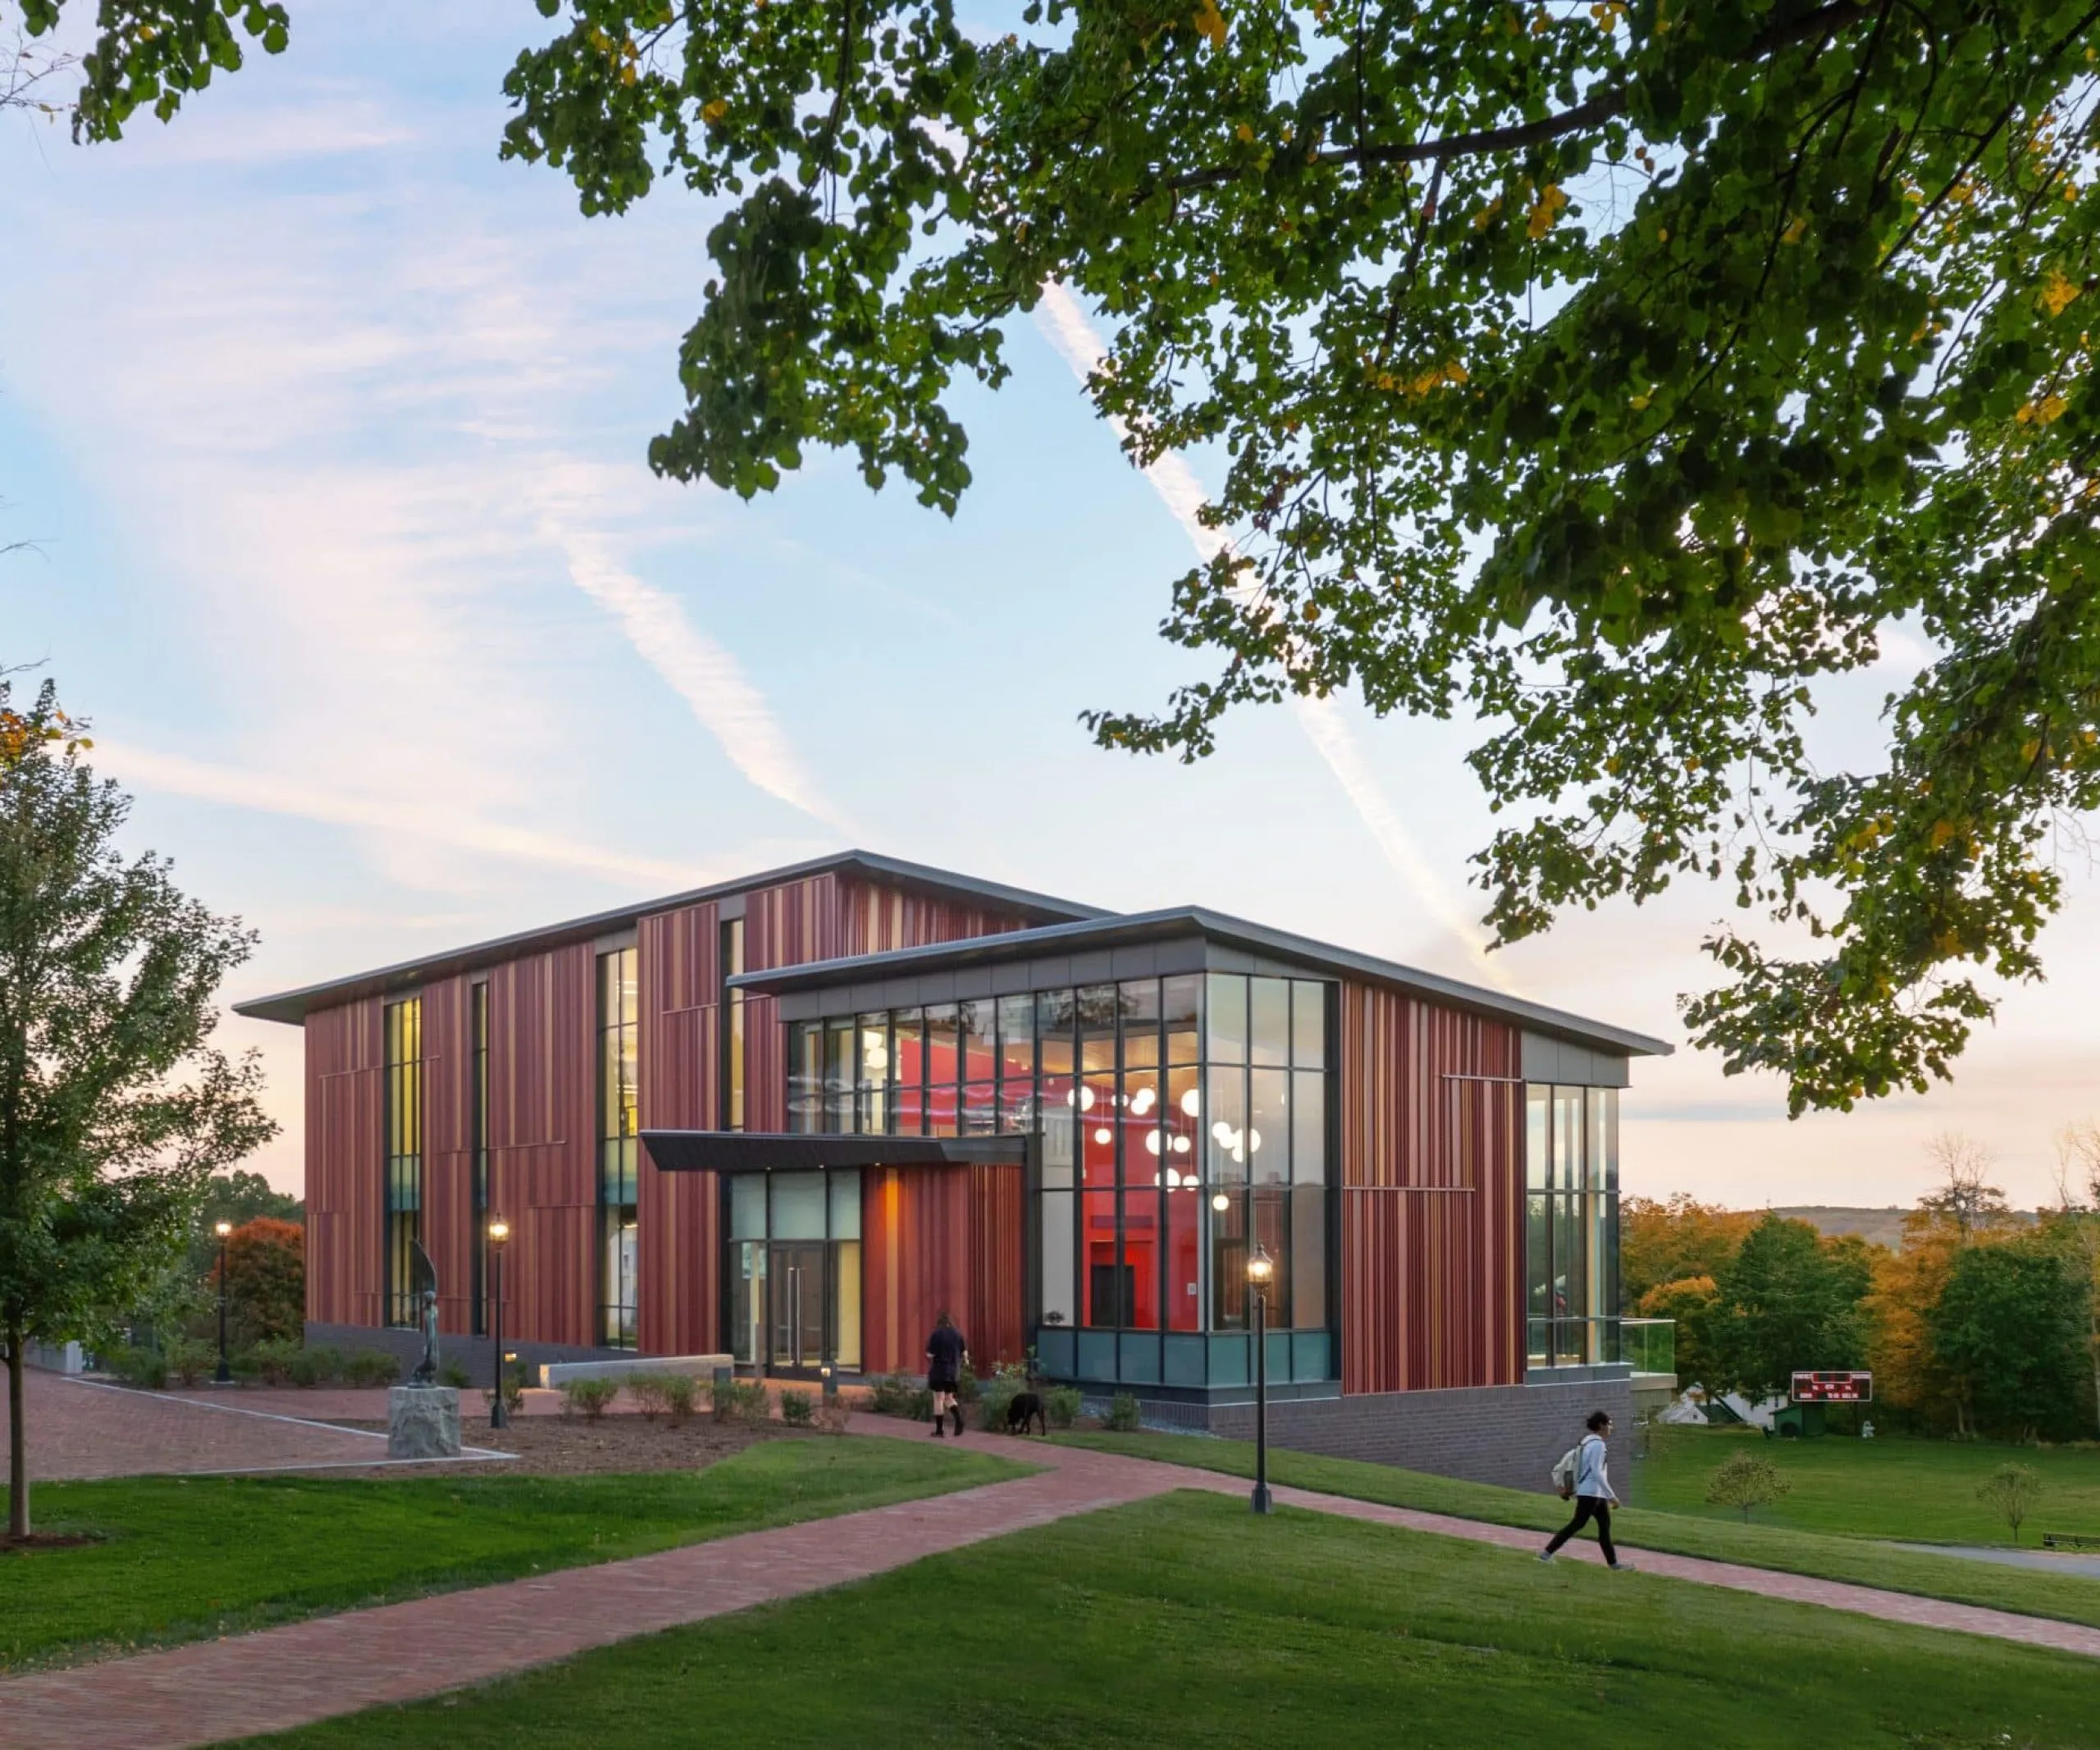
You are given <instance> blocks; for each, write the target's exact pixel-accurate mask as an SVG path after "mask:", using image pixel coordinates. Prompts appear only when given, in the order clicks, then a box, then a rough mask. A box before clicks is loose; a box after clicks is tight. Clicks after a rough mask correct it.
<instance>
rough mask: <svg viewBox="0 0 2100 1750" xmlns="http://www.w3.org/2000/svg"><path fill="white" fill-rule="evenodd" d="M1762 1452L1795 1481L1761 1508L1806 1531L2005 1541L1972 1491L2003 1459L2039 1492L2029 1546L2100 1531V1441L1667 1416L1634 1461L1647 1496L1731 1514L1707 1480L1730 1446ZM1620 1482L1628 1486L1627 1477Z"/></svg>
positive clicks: (1652, 1501)
mask: <svg viewBox="0 0 2100 1750" xmlns="http://www.w3.org/2000/svg"><path fill="white" fill-rule="evenodd" d="M1745 1448H1747V1449H1749V1450H1751V1451H1756V1452H1759V1453H1761V1454H1762V1455H1764V1457H1766V1458H1769V1459H1770V1460H1772V1462H1773V1463H1774V1464H1775V1465H1777V1466H1778V1469H1780V1470H1781V1471H1782V1472H1783V1473H1784V1474H1785V1476H1786V1478H1787V1481H1788V1482H1789V1483H1792V1485H1793V1489H1792V1493H1790V1494H1788V1495H1787V1496H1786V1497H1785V1499H1783V1501H1780V1502H1778V1505H1777V1506H1771V1507H1762V1508H1760V1509H1759V1510H1758V1514H1757V1517H1758V1518H1759V1519H1760V1520H1763V1521H1764V1522H1766V1523H1768V1524H1774V1525H1790V1526H1792V1527H1794V1528H1796V1529H1797V1530H1801V1531H1827V1532H1840V1533H1847V1534H1849V1535H1851V1536H1854V1537H1865V1538H1902V1539H1905V1540H1906V1541H1908V1542H1917V1543H2005V1542H2010V1541H2011V1533H2009V1532H2008V1531H2007V1530H2006V1523H2005V1521H2004V1520H2003V1519H2000V1518H1999V1517H1998V1516H1997V1514H1996V1512H1995V1511H1994V1510H1993V1509H1992V1508H1990V1507H1989V1506H1987V1505H1985V1504H1984V1502H1982V1501H1979V1500H1977V1498H1976V1485H1977V1484H1978V1483H1981V1482H1982V1481H1983V1480H1984V1478H1985V1477H1987V1476H1988V1475H1989V1474H1991V1473H1992V1472H1993V1471H1994V1470H1996V1469H1997V1468H1998V1466H1999V1465H2001V1464H2008V1463H2011V1464H2026V1465H2030V1466H2032V1467H2033V1468H2034V1469H2035V1470H2036V1471H2038V1473H2039V1474H2040V1475H2041V1478H2042V1498H2041V1500H2040V1501H2038V1503H2037V1504H2036V1506H2035V1507H2034V1513H2033V1515H2032V1516H2031V1517H2030V1518H2029V1519H2028V1521H2027V1524H2025V1527H2023V1528H2022V1529H2021V1532H2020V1541H2021V1542H2023V1543H2025V1545H2026V1546H2027V1547H2029V1549H2032V1548H2034V1547H2035V1546H2036V1545H2037V1544H2038V1542H2040V1541H2041V1539H2040V1533H2043V1532H2044V1531H2068V1532H2075V1533H2078V1534H2079V1535H2080V1536H2082V1537H2089V1538H2100V1450H2095V1449H2093V1448H2086V1449H2084V1450H2079V1449H2077V1448H2073V1447H2064V1446H2056V1447H2048V1448H2036V1447H2031V1446H1987V1445H1984V1444H1982V1443H1980V1442H1976V1443H1971V1442H1954V1441H1945V1440H1892V1439H1887V1438H1882V1437H1877V1438H1875V1439H1873V1440H1856V1439H1841V1438H1838V1437H1828V1438H1825V1439H1823V1440H1767V1439H1765V1438H1764V1436H1763V1435H1761V1434H1760V1433H1758V1432H1756V1431H1755V1430H1754V1429H1751V1428H1655V1429H1653V1430H1651V1431H1650V1443H1649V1448H1648V1456H1647V1457H1646V1459H1644V1460H1642V1461H1641V1463H1640V1464H1636V1465H1635V1466H1633V1468H1632V1469H1633V1483H1634V1487H1635V1490H1636V1493H1635V1495H1634V1496H1633V1499H1635V1500H1636V1501H1638V1502H1639V1503H1640V1504H1641V1506H1646V1507H1657V1508H1661V1509H1663V1510H1665V1511H1668V1512H1671V1513H1696V1514H1701V1515H1714V1516H1724V1515H1726V1514H1727V1511H1728V1510H1727V1509H1725V1508H1717V1507H1710V1506H1707V1505H1706V1483H1707V1479H1708V1478H1710V1477H1711V1476H1712V1475H1713V1474H1714V1471H1715V1469H1718V1468H1719V1465H1720V1464H1721V1462H1722V1460H1724V1459H1726V1458H1727V1457H1728V1455H1729V1454H1730V1453H1731V1452H1734V1451H1739V1450H1742V1449H1745ZM1621 1492H1622V1493H1623V1492H1624V1490H1623V1487H1622V1489H1621Z"/></svg>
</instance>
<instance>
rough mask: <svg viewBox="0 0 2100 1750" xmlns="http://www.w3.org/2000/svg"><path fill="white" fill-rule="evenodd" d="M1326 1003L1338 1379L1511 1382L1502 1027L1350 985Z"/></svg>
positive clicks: (1518, 1228) (1510, 1045) (1508, 1066)
mask: <svg viewBox="0 0 2100 1750" xmlns="http://www.w3.org/2000/svg"><path fill="white" fill-rule="evenodd" d="M1341 1009H1342V1024H1341V1042H1340V1043H1341V1076H1340V1091H1341V1099H1342V1113H1341V1120H1342V1122H1341V1187H1342V1189H1341V1192H1340V1197H1341V1227H1342V1247H1341V1254H1342V1332H1341V1337H1342V1389H1343V1390H1344V1391H1349V1392H1357V1391H1414V1390H1421V1389H1426V1388H1429V1387H1444V1386H1485V1385H1509V1384H1515V1383H1518V1382H1521V1381H1522V1380H1523V1364H1524V1363H1523V1086H1522V1084H1521V1082H1519V1081H1518V1080H1517V1077H1518V1076H1519V1074H1520V1073H1521V1071H1520V1064H1521V1056H1520V1053H1521V1049H1522V1042H1521V1039H1520V1038H1519V1036H1518V1032H1517V1030H1516V1029H1515V1028H1513V1027H1511V1026H1508V1025H1506V1024H1504V1023H1503V1022H1500V1021H1487V1020H1483V1019H1481V1018H1480V1017H1476V1016H1472V1015H1468V1014H1464V1013H1462V1012H1459V1011H1458V1010H1454V1009H1449V1008H1439V1007H1437V1006H1436V1005H1435V1004H1432V1003H1423V1002H1420V1001H1418V1000H1416V999H1415V998H1410V997H1406V996H1403V995H1400V994H1398V993H1396V992H1393V991H1389V990H1383V989H1373V988H1371V987H1368V986H1364V985H1344V986H1343V987H1342V993H1341ZM1478 1078H1486V1079H1478ZM1461 1100H1463V1101H1466V1102H1468V1103H1470V1104H1471V1107H1472V1113H1471V1117H1472V1122H1471V1124H1470V1126H1468V1127H1467V1134H1468V1135H1470V1137H1471V1139H1472V1140H1471V1142H1470V1145H1469V1146H1468V1147H1467V1148H1465V1149H1461V1146H1460V1135H1461V1131H1460V1126H1459V1124H1458V1122H1457V1118H1458V1106H1457V1103H1458V1102H1459V1101H1461Z"/></svg>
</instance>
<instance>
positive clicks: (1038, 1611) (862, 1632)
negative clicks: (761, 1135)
mask: <svg viewBox="0 0 2100 1750" xmlns="http://www.w3.org/2000/svg"><path fill="white" fill-rule="evenodd" d="M2096 1685H2100V1677H2096V1667H2095V1665H2094V1663H2093V1661H2089V1660H2082V1659H2079V1658H2076V1657H2075V1656H2070V1655H2068V1654H2061V1653H2051V1652H2041V1651H2038V1650H2035V1649H2030V1648H2025V1647H2011V1646H2006V1645H2003V1644H2002V1643H1993V1642H1988V1641H1983V1640H1978V1639H1973V1638H1969V1637H1966V1636H1961V1635H1954V1634H1947V1633H1934V1632H1933V1631H1931V1630H1928V1629H1909V1628H1902V1627H1898V1626H1896V1625H1894V1624H1883V1623H1877V1622H1872V1621H1869V1620H1866V1619H1865V1618H1861V1617H1854V1616H1848V1615H1844V1614H1842V1613H1841V1612H1838V1611H1824V1610H1818V1609H1816V1608H1815V1607H1813V1606H1806V1605H1792V1604H1783V1603H1778V1602H1772V1601H1769V1600H1765V1599H1762V1598H1757V1597H1749V1596H1746V1595H1745V1594H1743V1593H1740V1592H1722V1591H1719V1590H1718V1589H1714V1588H1705V1587H1700V1586H1694V1585H1688V1584H1684V1583H1678V1582H1673V1581H1669V1580H1664V1579H1655V1578H1651V1577H1650V1576H1646V1575H1641V1574H1610V1573H1607V1572H1605V1570H1602V1569H1600V1568H1596V1567H1594V1566H1591V1565H1583V1566H1581V1567H1570V1566H1568V1565H1560V1566H1557V1567H1552V1568H1547V1567H1543V1566H1541V1565H1540V1564H1538V1563H1537V1562H1535V1561H1533V1560H1531V1558H1530V1557H1528V1556H1522V1555H1516V1554H1513V1553H1511V1552H1510V1551H1504V1550H1495V1549H1489V1548H1484V1547H1480V1546H1477V1545H1472V1544H1465V1543H1460V1542H1455V1541H1454V1540H1452V1539H1449V1538H1431V1537H1422V1536H1417V1535H1414V1534H1413V1533H1407V1532H1402V1531H1394V1530H1390V1529H1387V1528H1384V1527H1381V1526H1370V1525H1362V1524H1352V1523H1349V1522H1348V1521H1344V1520H1340V1519H1331V1518H1327V1517H1324V1516H1322V1515H1317V1514H1306V1513H1293V1512H1290V1511H1288V1510H1285V1511H1283V1512H1280V1513H1279V1514H1278V1515H1276V1517H1275V1518H1274V1519H1269V1520H1267V1521H1264V1520H1260V1519H1254V1518H1253V1517H1252V1516H1251V1515H1249V1513H1248V1512H1247V1510H1246V1509H1245V1507H1244V1506H1243V1505H1241V1504H1240V1503H1239V1502H1236V1501H1221V1500H1219V1499H1217V1497H1215V1496H1208V1495H1198V1494H1197V1493H1194V1492H1179V1493H1176V1494H1173V1495H1170V1496H1161V1497H1157V1498H1156V1499H1153V1500H1151V1501H1144V1502H1140V1503H1139V1504H1137V1505H1135V1506H1128V1507H1121V1508H1116V1509H1114V1510H1109V1511H1107V1512H1101V1513H1093V1514H1088V1515H1082V1516H1080V1517H1078V1518H1075V1519H1068V1520H1065V1521H1062V1522H1061V1523H1059V1524H1055V1525H1051V1526H1047V1527H1044V1528H1040V1529H1038V1530H1034V1531H1029V1532H1025V1533H1018V1534H1016V1535H1015V1536H1013V1537H1010V1538H999V1539H997V1540H995V1541H993V1542H988V1543H983V1544H978V1545H975V1546H974V1547H971V1548H970V1549H967V1550H963V1551H956V1552H955V1553H953V1554H951V1555H947V1556H936V1557H933V1558H930V1559H929V1560H924V1561H920V1562H918V1563H915V1564H914V1565H911V1566H910V1567H908V1568H903V1569H900V1570H897V1572H895V1573H893V1574H883V1575H880V1576H878V1577H877V1578H875V1579H871V1580H868V1581H865V1582H862V1583H859V1584H856V1585H853V1586H850V1587H843V1588H838V1589H836V1590H834V1591H831V1592H821V1593H817V1594H814V1595H812V1596H810V1597H805V1598H800V1599H797V1600H794V1601H792V1602H789V1603H786V1604H782V1605H776V1606H766V1607H765V1608H762V1609H760V1610H756V1611H746V1612H743V1613H742V1614H740V1615H736V1616H733V1617H725V1618H723V1619H720V1620H718V1621H715V1622H712V1623H706V1624H700V1625H698V1626H696V1627H694V1628H691V1629H674V1630H673V1631H671V1632H669V1633H664V1634H659V1635H654V1636H651V1637H648V1638H643V1639H637V1640H634V1641H629V1642H627V1643H623V1644H621V1645H619V1646H617V1647H608V1648H605V1649H604V1650H602V1651H600V1652H593V1653H588V1654H586V1655H584V1656H582V1657H580V1658H578V1659H574V1660H572V1661H568V1662H567V1663H565V1664H563V1665H554V1666H550V1667H547V1668H546V1669H543V1670H538V1671H534V1672H532V1673H528V1674H527V1675H524V1676H523V1677H519V1678H516V1679H508V1680H505V1681H504V1682H501V1683H499V1684H491V1685H487V1686H486V1687H484V1688H478V1689H474V1690H469V1691H466V1692H463V1693H456V1694H454V1695H452V1696H450V1697H439V1698H437V1699H436V1700H434V1701H431V1702H422V1703H419V1704H418V1705H416V1706H414V1707H409V1708H384V1709H377V1710H374V1711H370V1712H367V1713H363V1714H358V1715H352V1716H347V1717H345V1718H344V1719H341V1720H333V1721H329V1722H326V1723H324V1724H322V1725H318V1726H314V1727H310V1728H308V1729H304V1730H302V1731H299V1732H295V1733H290V1734H284V1735H283V1736H281V1737H279V1738H275V1739H269V1740H267V1742H268V1743H273V1744H282V1745H296V1746H300V1747H311V1750H320V1747H324V1746H342V1747H345V1750H349V1747H356V1750H376V1747H389V1750H412V1747H413V1750H499V1747H502V1750H508V1747H509V1746H513V1745H518V1744H524V1745H532V1746H547V1747H553V1746H577V1747H579V1750H583V1747H589V1750H599V1747H601V1746H603V1745H605V1744H618V1745H619V1746H621V1747H622V1750H646V1747H651V1746H657V1745H663V1746H670V1745H685V1744H690V1743H698V1742H703V1741H704V1742H706V1743H756V1744H766V1745H775V1744H907V1743H940V1744H973V1745H975V1744H984V1745H1029V1746H1072V1747H1082V1746H1098V1745H1114V1744H1131V1745H1148V1746H1149V1745H1157V1744H1168V1743H1172V1744H1204V1745H1235V1746H1236V1745H1244V1746H1249V1747H1259V1750H1276V1747H1278V1746H1281V1745H1298V1744H1322V1745H1335V1744H1344V1745H1354V1744H1363V1745H1376V1746H1377V1747H1379V1750H1389V1747H1390V1746H1392V1745H1395V1744H1404V1745H1406V1746H1408V1747H1409V1750H1477V1747H1479V1746H1482V1745H1517V1746H1531V1745H1551V1746H1553V1747H1554V1750H1589V1747H1596V1750H1605V1747H1612V1750H1624V1747H1627V1746H1642V1745H1655V1746H1664V1745H1668V1746H1671V1747H1682V1746H1683V1745H1685V1744H1687V1743H1700V1744H1705V1745H1715V1746H1719V1745H1728V1746H1746V1747H1761V1746H1768V1745H1769V1746H1772V1747H1774V1750H1777V1747H1779V1746H1787V1747H1792V1746H1794V1745H1796V1744H1798V1743H1801V1742H1802V1741H1803V1740H1804V1739H1814V1740H1815V1741H1816V1742H1818V1743H1833V1744H1845V1745H1867V1746H1871V1745H1887V1746H1892V1747H1893V1746H1906V1747H1923V1746H1933V1747H1936V1750H1955V1747H1962V1750H1967V1747H1977V1750H1981V1747H1983V1746H1984V1745H1993V1746H1995V1745H2017V1746H2023V1747H2029V1750H2054V1747H2060V1746H2070V1745H2082V1746H2090V1745H2091V1744H2092V1743H2093V1721H2094V1717H2095V1715H2094V1705H2093V1696H2094V1693H2095V1689H2096Z"/></svg>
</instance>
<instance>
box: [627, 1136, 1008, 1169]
mask: <svg viewBox="0 0 2100 1750" xmlns="http://www.w3.org/2000/svg"><path fill="white" fill-rule="evenodd" d="M1029 1140H1030V1139H1029V1137H1027V1136H1025V1135H1011V1136H849V1135H834V1134H828V1133H824V1132H821V1131H819V1132H817V1133H815V1134H805V1133H801V1132H797V1133H795V1134H792V1135H782V1134H778V1133H768V1132H765V1131H760V1132H756V1133H754V1132H752V1131H643V1132H642V1133H641V1141H642V1145H643V1146H644V1147H645V1148H646V1149H648V1150H649V1155H650V1158H651V1159H652V1160H653V1161H655V1163H656V1165H657V1167H659V1168H660V1170H661V1171H663V1172H769V1171H770V1172H783V1171H792V1170H794V1169H797V1168H803V1169H807V1168H811V1167H970V1166H979V1167H990V1166H1011V1167H1019V1166H1021V1165H1023V1164H1025V1162H1026V1161H1027V1159H1028V1145H1029Z"/></svg>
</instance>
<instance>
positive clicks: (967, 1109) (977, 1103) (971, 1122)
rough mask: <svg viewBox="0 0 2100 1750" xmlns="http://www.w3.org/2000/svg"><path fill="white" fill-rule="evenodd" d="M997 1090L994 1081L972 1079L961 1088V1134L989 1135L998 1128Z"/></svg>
mask: <svg viewBox="0 0 2100 1750" xmlns="http://www.w3.org/2000/svg"><path fill="white" fill-rule="evenodd" d="M998 1114H999V1090H998V1084H997V1083H996V1082H989V1081H974V1082H971V1083H970V1085H968V1086H967V1087H966V1088H965V1089H964V1090H962V1125H961V1134H962V1135H965V1136H989V1135H991V1134H992V1133H993V1131H995V1130H997V1129H998Z"/></svg>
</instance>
